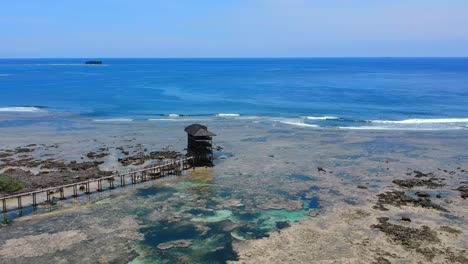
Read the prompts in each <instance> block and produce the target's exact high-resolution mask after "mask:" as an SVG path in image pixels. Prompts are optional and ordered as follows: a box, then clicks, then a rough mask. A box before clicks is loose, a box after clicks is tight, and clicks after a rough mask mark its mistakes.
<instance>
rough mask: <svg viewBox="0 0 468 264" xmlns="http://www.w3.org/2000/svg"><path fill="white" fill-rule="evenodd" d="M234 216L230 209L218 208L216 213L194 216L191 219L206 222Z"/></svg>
mask: <svg viewBox="0 0 468 264" xmlns="http://www.w3.org/2000/svg"><path fill="white" fill-rule="evenodd" d="M231 218H232V211H230V210H218V211H215V212H214V215H210V216H204V217H194V218H192V219H191V220H190V221H192V222H205V223H216V222H221V221H224V220H228V219H231Z"/></svg>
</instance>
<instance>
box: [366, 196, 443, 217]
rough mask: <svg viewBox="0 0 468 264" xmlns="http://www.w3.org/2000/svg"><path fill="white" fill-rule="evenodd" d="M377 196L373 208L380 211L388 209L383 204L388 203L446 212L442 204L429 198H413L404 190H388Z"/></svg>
mask: <svg viewBox="0 0 468 264" xmlns="http://www.w3.org/2000/svg"><path fill="white" fill-rule="evenodd" d="M377 197H378V198H379V199H378V202H377V204H376V205H375V206H374V209H378V210H382V211H387V210H388V209H387V208H385V207H384V206H383V205H385V204H388V205H393V206H396V207H401V206H415V207H422V208H427V209H435V210H438V211H441V212H448V210H447V209H445V208H443V207H442V206H440V205H438V204H434V203H432V202H431V199H429V198H418V199H415V198H413V197H411V196H408V195H406V194H405V192H399V191H388V192H385V193H381V194H378V195H377Z"/></svg>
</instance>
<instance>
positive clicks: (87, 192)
mask: <svg viewBox="0 0 468 264" xmlns="http://www.w3.org/2000/svg"><path fill="white" fill-rule="evenodd" d="M85 186H86V188H85V194H91V192H90V190H89V182H87V183H86V185H85Z"/></svg>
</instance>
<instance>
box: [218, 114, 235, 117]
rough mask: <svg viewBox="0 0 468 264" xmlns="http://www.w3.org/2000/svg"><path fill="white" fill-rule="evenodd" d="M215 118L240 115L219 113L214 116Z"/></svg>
mask: <svg viewBox="0 0 468 264" xmlns="http://www.w3.org/2000/svg"><path fill="white" fill-rule="evenodd" d="M216 116H217V117H237V116H240V114H229V113H228V114H225V113H219V114H216Z"/></svg>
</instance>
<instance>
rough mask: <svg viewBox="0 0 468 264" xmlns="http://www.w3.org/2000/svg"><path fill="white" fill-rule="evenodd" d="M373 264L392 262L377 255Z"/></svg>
mask: <svg viewBox="0 0 468 264" xmlns="http://www.w3.org/2000/svg"><path fill="white" fill-rule="evenodd" d="M373 264H392V263H391V262H390V261H389V260H388V259H386V258H383V257H378V258H376V259H375V262H374V263H373Z"/></svg>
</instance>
